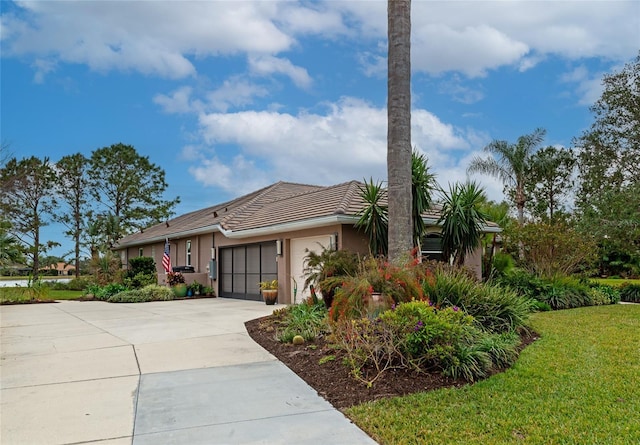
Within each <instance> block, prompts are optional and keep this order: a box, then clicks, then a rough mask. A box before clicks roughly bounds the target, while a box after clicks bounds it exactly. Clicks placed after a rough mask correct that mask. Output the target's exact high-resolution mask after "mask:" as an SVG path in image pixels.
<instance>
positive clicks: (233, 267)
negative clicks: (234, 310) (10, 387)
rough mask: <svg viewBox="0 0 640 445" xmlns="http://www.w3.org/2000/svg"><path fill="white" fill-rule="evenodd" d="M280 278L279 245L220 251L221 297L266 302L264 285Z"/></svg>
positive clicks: (265, 244)
mask: <svg viewBox="0 0 640 445" xmlns="http://www.w3.org/2000/svg"><path fill="white" fill-rule="evenodd" d="M277 278H278V264H277V263H276V242H275V241H270V242H266V243H260V244H250V245H246V246H236V247H225V248H221V249H220V286H219V290H220V296H221V297H227V298H239V299H242V300H257V301H260V300H262V295H261V294H260V286H259V285H258V283H259V282H260V281H271V280H275V279H277Z"/></svg>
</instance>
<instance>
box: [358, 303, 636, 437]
mask: <svg viewBox="0 0 640 445" xmlns="http://www.w3.org/2000/svg"><path fill="white" fill-rule="evenodd" d="M532 326H533V328H534V329H535V330H536V331H537V332H538V333H540V334H541V336H542V338H541V339H540V340H538V341H537V342H535V343H534V344H533V345H531V346H529V347H528V348H526V349H525V350H524V351H523V352H522V354H521V356H520V358H519V359H518V361H517V363H516V364H515V365H514V366H513V368H511V369H509V370H508V371H507V372H505V373H502V374H498V375H495V376H493V377H491V378H489V379H487V380H485V381H482V382H479V383H477V384H475V385H470V386H465V387H463V388H453V389H446V390H439V391H433V392H428V393H421V394H415V395H412V396H407V397H400V398H396V399H390V400H383V401H379V402H375V403H369V404H364V405H360V406H357V407H354V408H351V409H349V410H348V411H347V415H348V416H349V417H350V418H352V419H353V420H354V421H355V423H357V424H358V426H360V427H361V428H362V429H364V430H365V431H366V432H367V433H369V434H370V435H371V436H372V437H373V438H374V439H376V440H377V441H378V442H379V443H381V444H425V443H428V444H483V445H484V444H512V443H517V444H638V443H640V422H639V421H638V416H639V414H638V413H640V384H639V382H640V377H639V376H640V305H620V304H619V305H613V306H598V307H588V308H580V309H572V310H564V311H556V312H541V313H537V314H534V315H533V317H532Z"/></svg>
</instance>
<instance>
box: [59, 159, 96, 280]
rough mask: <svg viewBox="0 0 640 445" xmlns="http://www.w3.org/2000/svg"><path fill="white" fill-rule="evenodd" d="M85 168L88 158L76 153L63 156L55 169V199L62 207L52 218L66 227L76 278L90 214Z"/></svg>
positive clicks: (78, 272)
mask: <svg viewBox="0 0 640 445" xmlns="http://www.w3.org/2000/svg"><path fill="white" fill-rule="evenodd" d="M87 165H88V160H87V158H85V157H84V155H82V154H81V153H76V154H74V155H69V156H64V157H62V158H61V159H60V160H59V161H58V162H57V163H56V166H55V169H56V172H57V181H56V188H57V191H58V199H59V201H60V203H63V204H64V207H65V208H64V209H62V211H61V212H59V213H56V214H54V219H55V220H56V221H58V222H60V223H62V224H63V225H64V226H65V227H66V230H65V235H67V236H68V237H70V238H71V239H73V243H74V250H73V253H74V263H73V264H74V265H75V271H76V272H75V275H76V278H78V277H79V275H80V267H79V264H80V251H81V246H82V241H83V236H84V231H85V227H86V217H87V213H88V211H89V208H88V204H87V198H88V193H89V189H88V185H89V181H88V175H87Z"/></svg>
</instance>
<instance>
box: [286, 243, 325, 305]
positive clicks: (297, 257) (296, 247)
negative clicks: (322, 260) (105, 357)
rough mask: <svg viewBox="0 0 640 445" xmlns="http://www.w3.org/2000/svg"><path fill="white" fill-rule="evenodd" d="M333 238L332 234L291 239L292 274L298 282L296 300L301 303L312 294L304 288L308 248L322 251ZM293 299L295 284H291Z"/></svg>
mask: <svg viewBox="0 0 640 445" xmlns="http://www.w3.org/2000/svg"><path fill="white" fill-rule="evenodd" d="M331 239H332V237H331V235H323V236H313V237H309V238H295V239H292V240H291V247H290V249H291V276H292V277H294V278H295V279H296V281H297V282H298V293H297V296H296V302H298V303H300V302H301V301H302V300H303V299H305V298H307V297H308V296H309V295H310V293H309V289H308V288H307V289H305V288H304V282H305V279H306V278H305V277H304V274H303V270H304V258H305V257H306V256H307V249H308V250H309V251H311V252H316V253H320V252H322V249H323V248H324V247H329V246H330V245H331ZM291 301H293V285H292V286H291Z"/></svg>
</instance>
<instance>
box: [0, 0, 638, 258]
mask: <svg viewBox="0 0 640 445" xmlns="http://www.w3.org/2000/svg"><path fill="white" fill-rule="evenodd" d="M0 5H1V8H2V9H1V18H0V24H1V28H0V30H1V45H2V48H1V49H2V51H1V53H2V56H1V60H0V62H1V78H0V82H1V109H0V113H1V122H0V123H1V127H0V129H1V132H2V135H1V138H2V141H3V143H9V144H10V149H11V151H12V152H13V154H14V155H15V156H17V157H22V156H31V155H36V156H42V157H44V156H49V157H50V158H51V159H52V160H54V161H55V160H56V159H58V158H60V157H62V156H64V155H67V154H73V153H77V152H82V153H84V154H86V155H89V154H90V153H91V151H92V150H94V149H96V148H100V147H104V146H108V145H111V144H114V143H118V142H122V143H125V144H130V145H133V146H134V147H135V148H136V149H137V150H138V152H139V153H140V154H142V155H144V156H149V157H150V159H151V161H152V162H154V163H156V164H158V165H160V166H161V167H163V168H164V169H165V170H166V173H167V181H168V183H169V188H168V191H167V195H168V196H169V197H174V196H176V195H178V196H180V197H181V200H182V203H181V204H180V205H179V207H178V208H177V212H178V214H180V213H185V212H187V211H191V210H195V209H199V208H203V207H205V206H208V205H212V204H215V203H218V202H221V201H224V200H227V199H229V198H233V197H235V196H239V195H241V194H244V193H247V192H250V191H252V190H255V189H257V188H259V187H263V186H265V185H268V184H270V183H273V182H276V181H279V180H284V181H295V182H303V183H311V184H336V183H339V182H343V181H347V180H351V179H363V178H369V177H373V178H374V179H381V180H383V179H385V178H386V110H385V101H386V77H385V76H386V2H385V1H377V0H370V1H366V0H361V1H339V0H328V1H275V0H272V1H257V2H250V1H195V2H191V1H80V2H74V1H42V2H36V1H29V2H11V1H6V0H2V1H1V2H0ZM412 27H413V28H412V73H413V74H412V76H413V77H412V101H413V111H412V137H413V143H414V145H415V146H416V148H417V149H418V150H420V151H422V152H424V153H426V154H427V156H428V157H429V160H430V164H431V165H432V168H433V170H434V171H435V173H436V174H437V178H438V180H439V181H440V183H441V184H443V185H446V184H447V183H448V182H452V181H462V180H464V179H465V178H466V174H465V170H466V167H467V165H468V163H469V161H470V159H471V158H473V157H474V156H475V155H477V154H480V153H481V150H482V147H483V146H485V145H486V144H487V143H489V142H490V141H491V140H493V139H506V140H509V141H514V140H515V139H516V138H517V137H518V136H520V135H522V134H526V133H530V132H531V131H533V130H534V129H535V128H537V127H543V128H545V129H546V130H547V139H546V141H545V144H546V145H561V146H570V145H571V140H572V138H573V137H575V136H578V135H579V134H580V133H581V132H582V131H583V130H585V129H586V128H588V127H589V125H590V124H591V122H592V115H591V113H590V112H589V109H588V107H589V105H591V104H592V103H593V102H594V100H596V99H597V98H598V97H599V94H600V92H601V83H600V80H601V78H602V75H603V74H604V73H607V72H611V71H612V70H619V69H620V68H621V67H622V66H623V65H624V63H626V62H628V61H630V60H632V59H633V58H634V57H635V56H636V55H637V54H638V50H639V49H640V2H638V1H531V2H529V1H492V2H488V1H467V2H463V1H418V0H414V1H413V6H412ZM476 179H478V180H479V181H480V182H481V183H482V184H483V185H484V186H485V188H486V190H487V193H488V195H489V196H490V197H491V198H492V199H496V200H501V199H502V186H501V185H500V184H499V183H498V182H497V181H496V180H494V179H491V178H483V177H477V178H476ZM44 235H45V237H46V238H47V239H55V240H57V241H59V242H64V243H65V245H64V246H63V247H62V248H60V249H57V250H56V251H54V253H57V254H61V253H63V252H64V251H66V250H67V249H68V246H69V244H68V242H66V241H64V240H63V239H62V236H61V235H60V233H59V228H56V227H49V228H47V229H46V230H45V232H44Z"/></svg>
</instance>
